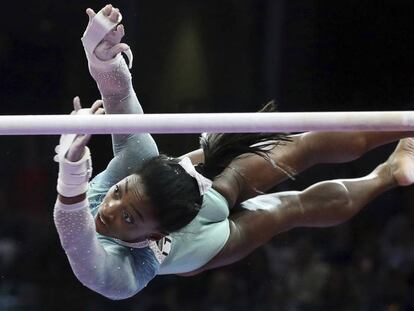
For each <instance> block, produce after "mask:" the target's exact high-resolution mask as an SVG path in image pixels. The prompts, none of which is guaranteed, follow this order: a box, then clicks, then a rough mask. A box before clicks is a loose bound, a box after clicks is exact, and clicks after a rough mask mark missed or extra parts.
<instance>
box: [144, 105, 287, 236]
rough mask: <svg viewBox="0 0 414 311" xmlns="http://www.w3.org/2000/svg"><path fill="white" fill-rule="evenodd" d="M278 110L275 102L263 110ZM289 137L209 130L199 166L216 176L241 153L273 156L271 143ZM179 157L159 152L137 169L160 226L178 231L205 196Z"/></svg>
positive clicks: (273, 134) (162, 229) (194, 215)
mask: <svg viewBox="0 0 414 311" xmlns="http://www.w3.org/2000/svg"><path fill="white" fill-rule="evenodd" d="M272 111H276V106H275V105H274V103H273V102H270V103H268V104H267V105H266V106H265V107H264V108H263V109H262V110H260V111H259V112H272ZM287 141H289V136H288V135H287V134H283V133H237V134H222V133H221V134H220V133H208V134H204V135H202V136H201V138H200V145H201V147H202V148H203V151H204V159H205V160H204V164H202V165H201V166H199V167H197V170H198V171H200V173H202V174H203V175H204V176H205V177H207V178H210V179H214V177H215V176H217V175H219V174H220V173H221V172H222V171H223V170H224V169H225V168H226V167H227V166H228V165H229V164H230V162H231V161H232V160H233V159H234V158H236V157H237V156H239V155H242V154H246V153H254V154H257V155H259V156H262V157H263V158H265V159H269V157H268V152H269V150H270V149H271V148H269V147H270V146H275V145H279V144H280V143H281V142H287ZM178 163H179V159H176V158H170V157H167V156H166V155H159V156H157V157H154V158H152V159H149V160H147V161H146V162H145V163H144V164H143V166H142V168H141V169H140V170H139V171H137V174H138V175H140V176H141V178H142V181H143V184H144V190H145V192H146V194H147V195H148V197H149V198H150V200H151V202H152V203H153V205H154V207H155V209H156V216H157V219H158V221H159V223H160V230H161V231H165V232H174V231H177V230H179V229H181V228H182V227H184V226H186V225H187V224H189V223H190V222H191V221H192V220H193V219H194V218H195V217H196V216H197V213H198V212H199V210H200V209H201V204H202V197H201V195H200V192H199V188H198V184H197V182H196V180H195V179H194V178H193V177H191V176H190V175H189V174H187V173H186V171H185V170H184V168H182V167H181V165H179V164H178Z"/></svg>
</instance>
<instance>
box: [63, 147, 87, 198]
mask: <svg viewBox="0 0 414 311" xmlns="http://www.w3.org/2000/svg"><path fill="white" fill-rule="evenodd" d="M91 176H92V159H91V153H90V151H89V148H88V147H85V153H84V154H83V156H82V158H81V159H80V160H79V161H77V162H70V161H68V160H67V159H66V158H64V159H63V160H61V161H59V175H58V182H57V191H58V193H59V194H60V195H63V196H65V197H75V196H77V195H80V194H82V193H85V192H86V191H87V190H88V183H89V178H91Z"/></svg>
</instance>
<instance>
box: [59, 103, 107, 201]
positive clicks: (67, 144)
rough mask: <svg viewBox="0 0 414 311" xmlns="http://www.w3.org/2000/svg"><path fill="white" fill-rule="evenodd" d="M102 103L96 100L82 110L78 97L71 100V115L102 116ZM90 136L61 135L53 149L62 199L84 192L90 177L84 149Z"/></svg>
mask: <svg viewBox="0 0 414 311" xmlns="http://www.w3.org/2000/svg"><path fill="white" fill-rule="evenodd" d="M102 104H103V102H102V101H101V100H97V101H96V102H95V103H94V104H93V105H92V106H91V108H89V109H82V106H81V103H80V99H79V97H75V98H74V99H73V107H74V110H73V111H72V113H71V115H80V114H104V109H103V108H102ZM90 137H91V135H86V134H63V135H62V136H61V137H60V141H59V145H58V146H57V147H56V148H55V151H56V153H57V154H56V156H55V158H54V159H55V161H56V162H58V163H59V176H58V185H57V190H58V193H59V194H60V195H62V196H64V197H76V196H78V195H80V194H83V193H85V192H86V190H87V188H88V182H89V178H90V177H91V175H92V160H91V154H90V151H89V149H88V147H86V144H87V143H88V142H89V139H90Z"/></svg>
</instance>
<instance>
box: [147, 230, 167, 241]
mask: <svg viewBox="0 0 414 311" xmlns="http://www.w3.org/2000/svg"><path fill="white" fill-rule="evenodd" d="M166 235H167V234H164V233H160V232H158V233H151V234H150V235H149V236H148V239H149V240H151V241H158V240H161V239H162V238H163V237H165V236H166Z"/></svg>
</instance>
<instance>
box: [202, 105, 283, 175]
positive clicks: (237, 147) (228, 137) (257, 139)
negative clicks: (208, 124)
mask: <svg viewBox="0 0 414 311" xmlns="http://www.w3.org/2000/svg"><path fill="white" fill-rule="evenodd" d="M275 111H277V109H276V105H275V104H274V101H271V102H269V103H268V104H266V105H265V106H264V107H263V108H262V109H261V110H260V111H259V113H264V112H275ZM289 141H290V138H289V135H288V134H286V133H203V134H202V135H201V137H200V145H201V148H202V149H203V152H204V163H203V164H200V165H198V167H197V170H199V171H200V173H201V174H203V175H204V176H206V177H207V178H210V179H213V178H214V177H215V176H217V175H219V174H220V173H221V172H222V171H223V170H224V169H225V168H226V167H227V166H228V165H229V164H230V162H231V161H233V159H235V158H236V157H238V156H239V155H242V154H246V153H254V154H257V155H259V156H261V157H262V158H264V159H266V160H268V161H270V157H269V155H268V154H269V152H270V150H271V149H272V148H273V147H275V146H278V145H280V144H284V143H286V142H289ZM272 164H273V165H274V163H272ZM286 173H287V175H289V176H290V174H289V173H288V172H286Z"/></svg>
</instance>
